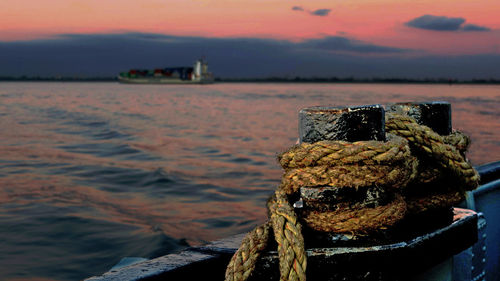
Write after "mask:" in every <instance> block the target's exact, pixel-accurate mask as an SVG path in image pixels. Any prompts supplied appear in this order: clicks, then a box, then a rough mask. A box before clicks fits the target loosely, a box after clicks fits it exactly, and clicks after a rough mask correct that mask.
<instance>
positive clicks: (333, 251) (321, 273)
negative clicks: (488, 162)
mask: <svg viewBox="0 0 500 281" xmlns="http://www.w3.org/2000/svg"><path fill="white" fill-rule="evenodd" d="M435 108H439V109H440V110H439V112H438V113H434V109H435ZM394 110H406V111H407V112H411V114H413V115H414V117H415V116H418V117H417V118H416V119H417V120H419V121H418V122H421V123H426V125H428V126H430V127H431V128H433V129H435V130H437V131H439V132H441V133H445V134H446V133H449V132H450V131H451V117H450V116H451V115H449V113H450V112H451V111H450V107H449V104H447V103H443V102H432V103H424V104H417V103H415V104H413V103H406V104H401V105H397V106H396V105H394ZM446 113H448V115H447V114H446ZM446 116H448V117H449V118H446ZM438 120H439V122H437V121H438ZM432 121H436V122H434V123H433V122H432ZM384 126H385V111H384V108H383V107H382V106H380V105H369V106H357V107H345V108H341V107H312V108H306V109H303V110H301V111H300V113H299V136H300V139H299V140H300V142H316V141H320V140H344V141H349V142H354V141H359V140H381V141H384V140H385V129H384ZM339 192H340V193H342V192H353V191H352V190H349V189H342V188H337V187H330V186H325V187H301V188H300V196H301V200H299V201H297V202H296V204H295V207H296V211H297V215H298V216H299V217H300V212H301V209H303V208H308V207H310V208H315V203H318V202H321V204H325V203H326V204H328V202H334V201H335V197H336V196H338V195H339ZM356 192H359V193H360V196H361V197H363V196H365V197H367V198H368V197H369V198H371V199H373V200H375V201H377V200H378V199H380V198H382V197H383V196H385V194H384V192H383V189H382V188H377V187H374V188H372V187H369V188H359V190H357V191H356ZM368 193H370V194H369V195H368ZM457 212H458V213H457ZM476 223H477V214H476V213H475V212H473V211H468V210H462V211H460V210H455V220H454V222H453V223H452V224H450V225H448V226H446V227H443V228H439V229H437V230H436V229H434V230H433V231H428V232H425V233H423V234H422V233H419V234H415V235H414V236H412V237H411V238H408V239H403V240H392V237H391V238H390V239H386V240H385V242H380V241H384V238H386V237H377V239H376V240H371V239H367V240H363V239H358V240H356V239H353V237H351V236H349V235H338V234H329V233H320V232H318V231H312V230H311V229H308V228H307V227H303V235H304V239H305V243H306V251H307V255H308V269H307V278H308V280H374V281H375V280H377V281H381V280H394V281H395V280H447V279H448V277H450V274H449V272H450V270H449V268H450V262H449V258H450V257H451V256H452V255H454V254H456V253H458V252H460V251H462V250H463V249H466V248H467V247H469V246H470V245H472V244H473V243H474V241H475V240H476V239H477V227H476ZM358 238H359V237H358ZM374 241H377V242H376V243H375V242H374ZM377 243H378V244H377ZM433 278H434V279H433ZM436 278H437V279H436ZM250 279H251V280H279V271H278V258H277V254H276V252H275V251H270V252H268V253H267V254H265V255H264V256H263V257H262V259H261V260H259V262H258V264H257V267H256V270H255V271H254V273H253V275H252V276H251V278H250Z"/></svg>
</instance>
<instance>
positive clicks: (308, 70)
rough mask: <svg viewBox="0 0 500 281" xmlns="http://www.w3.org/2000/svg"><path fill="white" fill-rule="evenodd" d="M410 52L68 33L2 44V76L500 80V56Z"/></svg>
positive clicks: (345, 44)
mask: <svg viewBox="0 0 500 281" xmlns="http://www.w3.org/2000/svg"><path fill="white" fill-rule="evenodd" d="M406 54H412V50H410V49H401V48H394V47H389V46H381V45H375V44H371V43H368V42H363V41H359V40H354V39H351V38H348V37H343V36H329V37H324V38H319V39H310V40H305V41H302V42H291V41H286V40H274V39H259V38H205V37H183V36H171V35H164V34H150V33H123V34H65V35H61V36H58V37H56V38H53V39H44V40H31V41H18V42H1V41H0V61H1V62H2V67H1V68H0V76H10V75H12V76H21V75H27V76H44V77H47V76H79V77H99V76H101V77H102V76H106V77H109V76H114V75H117V74H118V73H119V72H120V71H126V70H129V69H131V68H146V69H150V68H156V67H167V66H182V65H190V64H191V63H192V62H193V61H194V60H195V59H197V58H198V57H199V56H202V55H205V56H206V57H207V58H208V60H209V62H210V68H211V70H212V71H213V72H214V73H215V75H216V76H217V77H227V78H231V77H269V76H285V75H289V76H303V77H311V76H317V77H332V76H337V77H349V76H353V77H360V78H363V77H367V78H370V77H403V78H425V77H431V78H432V77H437V78H441V77H448V78H450V77H451V78H459V79H471V78H497V79H498V78H500V69H499V68H498V65H500V55H483V56H453V57H449V56H418V57H417V56H415V55H412V56H409V57H408V56H406Z"/></svg>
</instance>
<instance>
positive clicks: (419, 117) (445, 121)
mask: <svg viewBox="0 0 500 281" xmlns="http://www.w3.org/2000/svg"><path fill="white" fill-rule="evenodd" d="M386 110H387V112H396V113H400V114H405V115H408V116H410V117H412V118H414V119H415V121H417V123H418V124H420V125H425V126H428V127H429V128H431V129H432V130H433V131H434V132H436V133H438V134H440V135H449V134H450V133H451V130H452V126H451V104H450V103H448V102H445V101H433V102H405V103H395V104H389V105H387V106H386Z"/></svg>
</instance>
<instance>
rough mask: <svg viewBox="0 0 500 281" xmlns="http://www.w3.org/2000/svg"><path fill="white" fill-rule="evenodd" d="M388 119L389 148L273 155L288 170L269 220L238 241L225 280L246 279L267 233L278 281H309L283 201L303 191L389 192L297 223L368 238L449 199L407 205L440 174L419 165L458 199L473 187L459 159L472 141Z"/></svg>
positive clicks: (362, 144)
mask: <svg viewBox="0 0 500 281" xmlns="http://www.w3.org/2000/svg"><path fill="white" fill-rule="evenodd" d="M386 116H387V119H386V132H387V133H389V134H388V138H387V139H388V140H387V141H386V142H380V141H359V142H353V143H350V142H345V141H320V142H317V143H312V144H308V143H303V144H301V145H296V146H293V147H292V148H290V149H289V150H288V151H286V152H284V153H282V154H281V155H279V156H278V160H279V162H280V164H281V166H282V167H283V169H284V170H285V172H284V175H283V178H282V181H281V184H280V186H279V187H278V189H277V190H276V192H275V193H274V195H273V197H272V198H271V200H270V201H269V202H268V210H269V214H270V220H269V221H267V222H266V223H265V224H263V225H261V226H257V227H256V228H255V229H253V230H252V231H251V232H250V233H249V234H248V235H247V236H246V237H245V238H244V239H243V241H242V243H241V246H240V248H239V249H238V251H237V252H236V253H235V254H234V255H233V257H232V258H231V261H230V263H229V265H228V267H227V269H226V276H225V277H226V281H243V280H247V279H248V278H249V277H250V275H251V273H252V271H253V270H254V268H255V264H256V262H257V260H258V257H259V255H260V254H261V253H262V252H263V251H264V250H265V249H266V247H267V245H268V241H269V237H270V236H271V233H270V229H271V228H272V229H273V233H274V239H275V240H276V242H277V244H278V255H279V261H280V262H279V267H280V280H283V281H285V280H293V281H295V280H301V281H302V280H306V267H307V256H306V252H305V247H304V238H303V236H302V226H301V224H300V222H299V219H298V217H297V215H296V213H295V212H294V210H293V207H292V206H291V205H290V203H289V199H288V197H289V196H292V195H294V194H296V193H297V192H298V191H299V188H300V187H315V186H335V187H348V188H355V189H357V188H360V187H370V186H377V187H383V188H385V189H386V190H388V191H391V192H392V193H393V198H392V201H390V202H389V203H387V204H385V205H380V206H375V207H373V208H358V207H360V206H356V204H344V205H343V206H342V208H339V209H337V210H328V209H327V210H319V211H318V210H316V211H309V212H308V213H306V214H304V216H303V218H302V220H303V222H304V223H306V224H307V226H308V227H311V228H313V229H315V230H319V231H327V232H334V233H348V234H353V235H368V234H370V233H371V232H373V231H377V230H379V229H387V228H390V227H391V226H392V225H394V224H395V223H396V222H398V221H400V220H402V219H403V218H404V216H405V214H406V212H407V209H408V208H410V207H411V208H412V210H415V209H418V208H420V209H428V208H430V207H429V206H431V205H432V204H443V202H442V201H443V200H445V201H446V199H443V197H439V196H434V195H431V196H429V197H428V200H427V201H426V204H422V203H421V202H417V203H415V202H412V203H410V204H408V203H407V202H405V200H404V199H403V196H402V195H401V194H402V190H403V189H404V188H405V187H406V186H407V185H409V184H411V183H412V182H431V181H432V180H433V179H435V178H436V172H435V170H437V169H434V168H432V167H431V168H429V169H427V168H422V166H420V167H419V165H418V163H419V161H424V162H428V161H429V159H432V161H433V162H434V163H437V165H436V166H437V167H439V171H438V172H439V173H445V174H446V173H449V174H451V175H453V176H454V177H457V178H459V179H460V183H461V184H462V187H461V188H459V190H458V191H456V190H455V191H453V192H454V194H455V195H457V194H458V195H460V194H463V191H462V190H463V189H467V190H470V189H474V188H476V187H477V186H478V181H479V176H478V174H477V172H476V171H475V170H474V169H473V168H472V166H471V165H470V163H469V162H467V160H466V159H465V157H464V153H465V150H466V149H467V147H468V145H469V143H470V140H469V139H468V138H467V137H465V136H464V135H462V134H460V133H454V134H452V135H450V136H447V137H441V136H440V135H438V134H436V133H435V132H433V131H432V130H431V129H430V128H429V127H426V126H422V125H419V124H417V123H416V122H415V120H413V119H412V118H410V117H407V116H402V115H395V114H387V115H386ZM426 169H427V172H426ZM451 196H453V195H451ZM452 201H453V200H452ZM455 201H456V200H455ZM455 201H453V202H455ZM412 204H413V205H412Z"/></svg>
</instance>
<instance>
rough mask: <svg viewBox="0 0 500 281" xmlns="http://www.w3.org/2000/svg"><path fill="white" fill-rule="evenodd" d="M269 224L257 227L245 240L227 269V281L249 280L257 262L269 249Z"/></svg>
mask: <svg viewBox="0 0 500 281" xmlns="http://www.w3.org/2000/svg"><path fill="white" fill-rule="evenodd" d="M270 227H271V224H270V223H269V222H267V223H265V224H263V225H260V226H257V227H256V228H254V229H253V230H252V231H251V232H250V233H249V234H248V235H246V236H245V238H243V241H242V242H241V245H240V248H239V249H238V250H237V251H236V253H235V254H234V255H233V257H232V258H231V261H230V262H229V265H228V266H227V269H226V279H225V280H226V281H238V280H247V279H248V277H249V276H250V274H251V273H252V271H253V270H254V268H255V264H256V263H257V260H258V258H259V256H260V254H261V253H262V251H264V249H265V248H266V247H267V242H268V237H269V228H270Z"/></svg>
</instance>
